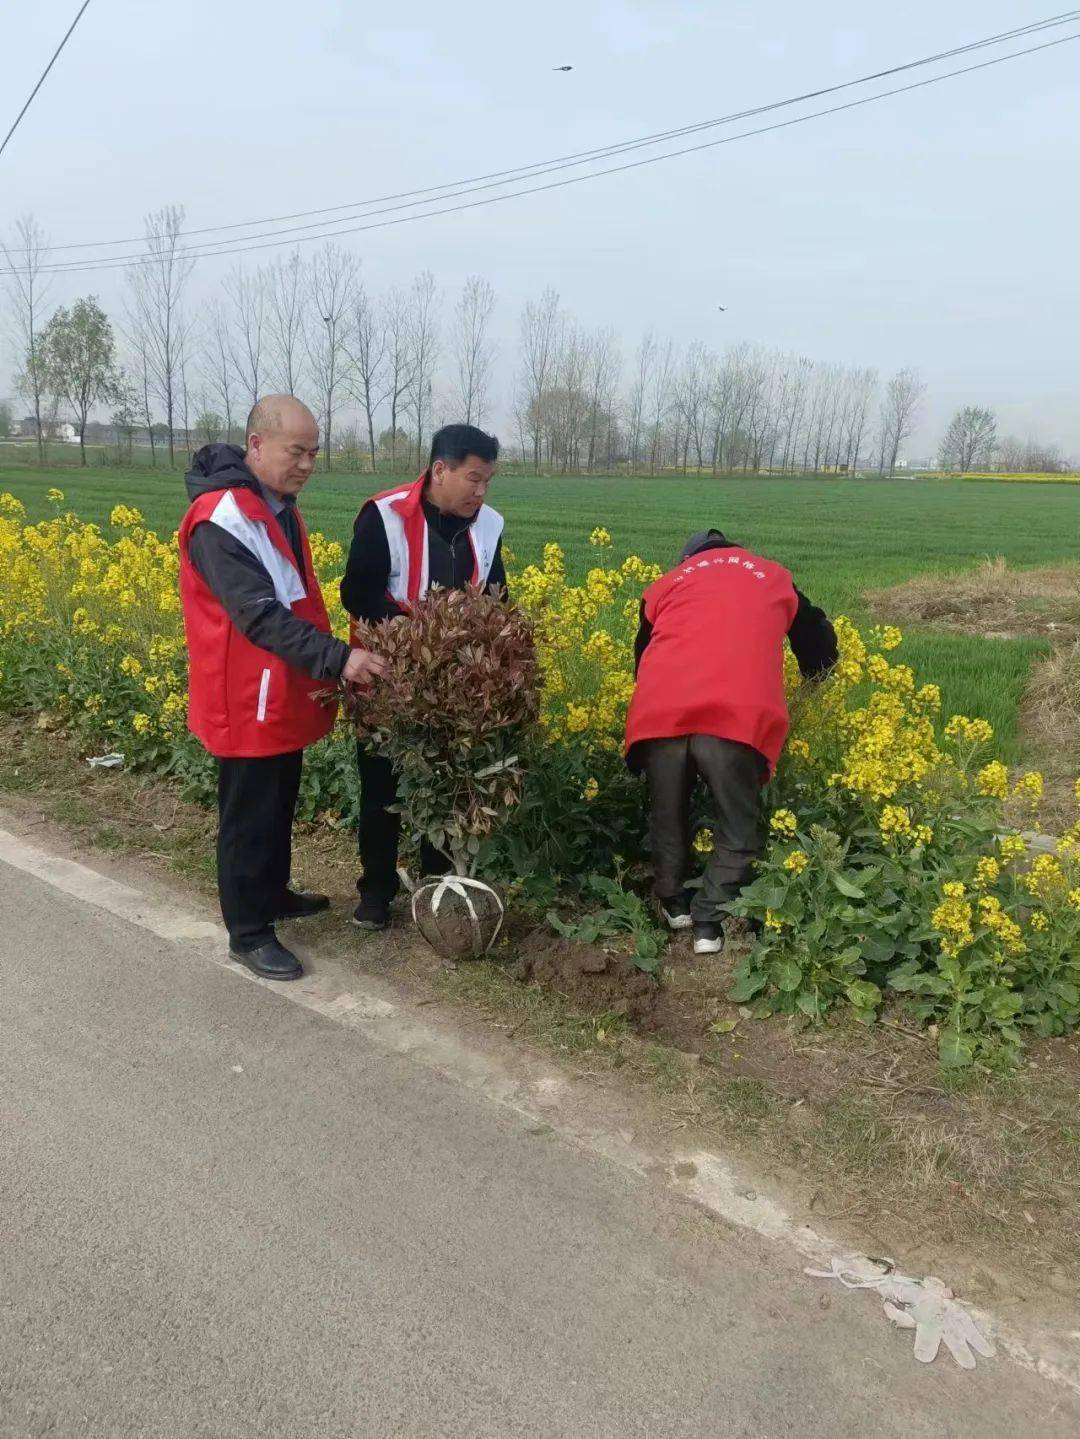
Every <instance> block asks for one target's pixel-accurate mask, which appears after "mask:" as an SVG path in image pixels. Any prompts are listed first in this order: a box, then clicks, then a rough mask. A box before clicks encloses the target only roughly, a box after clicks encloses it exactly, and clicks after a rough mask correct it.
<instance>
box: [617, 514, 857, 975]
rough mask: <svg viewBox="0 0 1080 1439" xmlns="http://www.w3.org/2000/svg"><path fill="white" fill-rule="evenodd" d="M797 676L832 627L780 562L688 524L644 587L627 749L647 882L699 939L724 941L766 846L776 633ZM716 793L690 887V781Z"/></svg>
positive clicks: (814, 664) (774, 736) (816, 657)
mask: <svg viewBox="0 0 1080 1439" xmlns="http://www.w3.org/2000/svg"><path fill="white" fill-rule="evenodd" d="M785 636H786V637H787V639H788V640H789V641H790V644H791V648H792V651H793V653H794V655H795V658H796V660H797V661H798V664H799V669H800V670H801V672H802V674H803V677H804V678H806V679H817V678H819V677H820V676H822V675H824V674H827V673H828V671H829V670H830V669H831V668H832V666H833V665H834V664H835V663H836V659H837V647H836V634H835V632H834V630H833V627H832V625H831V624H830V623H829V621H828V619H827V618H826V616H825V614H824V612H823V611H822V610H819V609H818V608H817V607H816V606H815V605H812V604H811V603H810V601H809V600H808V599H807V598H806V596H805V595H803V594H800V592H799V591H798V590H797V589H796V588H795V584H794V582H793V580H792V578H791V576H790V575H789V574H788V572H787V570H785V569H783V568H782V566H780V565H778V564H776V563H775V562H774V561H772V560H766V559H762V558H761V557H760V556H759V555H755V554H753V553H752V552H751V551H749V550H746V549H743V547H742V546H741V545H738V544H736V543H735V541H733V540H729V539H728V538H727V537H726V536H725V535H723V534H722V533H721V532H720V531H719V530H708V531H703V532H701V533H699V534H696V535H693V536H691V538H690V540H689V541H688V542H687V544H686V545H685V546H684V548H683V552H682V557H681V559H680V560H679V563H678V564H677V565H676V567H675V568H674V569H673V570H671V571H670V572H669V573H668V574H666V575H662V576H661V578H660V579H658V580H657V581H656V583H655V584H654V585H651V586H650V587H649V588H648V589H647V590H646V591H645V596H644V598H643V600H642V603H641V627H640V629H639V631H638V637H637V644H636V646H635V658H636V668H637V684H636V686H635V689H634V696H633V699H632V700H631V702H630V710H629V713H628V715H627V719H626V756H627V762H628V763H629V765H630V767H631V768H632V769H635V770H638V771H639V772H643V773H644V774H645V777H646V779H647V780H648V786H649V836H650V840H651V844H652V860H653V889H654V893H655V895H656V899H657V902H658V903H659V905H660V909H661V912H662V914H663V916H664V918H665V919H666V920H667V922H668V924H669V925H670V926H671V928H672V929H689V928H691V927H692V928H693V932H694V952H695V953H696V954H718V953H719V952H720V950H721V949H722V948H723V944H724V928H723V918H724V914H725V912H726V909H727V906H728V904H729V903H730V901H731V900H732V899H734V898H735V896H736V895H737V894H738V893H739V891H740V890H741V889H742V887H743V885H745V884H746V883H747V881H748V880H749V879H750V877H751V874H752V871H753V866H754V861H755V860H756V859H757V857H758V855H759V854H760V852H761V786H762V785H763V784H764V783H765V781H766V780H767V779H768V778H769V776H770V775H771V774H772V772H773V770H774V769H775V768H776V762H777V760H778V759H779V758H780V752H781V750H782V749H783V747H784V741H785V740H786V739H787V732H788V727H789V723H790V721H789V717H788V709H787V702H786V699H785V696H784V639H785ZM699 778H700V779H702V780H703V781H704V782H705V785H706V787H707V788H708V790H709V794H710V797H711V799H712V803H713V810H714V821H713V849H712V854H711V855H710V856H709V859H708V861H707V862H706V866H705V875H704V878H703V880H702V883H701V888H700V889H699V890H698V891H697V893H696V894H695V895H694V896H693V898H692V899H691V896H690V893H689V891H688V890H687V888H686V876H687V868H688V865H689V859H690V838H691V836H690V809H691V800H692V796H693V791H694V786H695V785H696V783H697V781H698V779H699Z"/></svg>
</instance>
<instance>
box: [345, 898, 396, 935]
mask: <svg viewBox="0 0 1080 1439" xmlns="http://www.w3.org/2000/svg"><path fill="white" fill-rule="evenodd" d="M352 922H353V924H355V925H356V927H357V929H374V930H379V929H389V928H390V905H389V903H388V902H387V901H386V900H385V899H362V900H361V901H360V903H359V904H358V905H357V906H356V909H355V910H354V911H353V917H352Z"/></svg>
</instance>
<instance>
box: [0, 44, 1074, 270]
mask: <svg viewBox="0 0 1080 1439" xmlns="http://www.w3.org/2000/svg"><path fill="white" fill-rule="evenodd" d="M1073 40H1080V31H1078V32H1076V33H1074V34H1072V35H1066V36H1062V37H1060V38H1058V39H1056V40H1050V41H1047V42H1045V43H1044V44H1042V45H1035V46H1031V47H1029V48H1028V49H1025V50H1015V51H1011V52H1010V53H1009V54H1008V55H998V56H995V57H994V59H992V60H984V61H982V62H981V63H979V64H977V65H966V66H963V67H961V68H959V69H956V70H949V71H945V72H944V73H943V74H941V75H932V76H930V77H928V78H927V79H925V80H918V81H915V82H914V83H912V84H909V85H901V86H897V87H895V88H894V89H891V90H882V91H879V92H878V93H877V94H874V95H864V96H862V97H860V98H859V99H857V100H849V101H847V102H846V103H844V104H842V105H831V106H828V107H827V108H826V109H823V110H814V111H811V112H810V113H809V114H806V115H797V116H795V117H793V118H792V119H790V120H781V121H777V122H775V123H773V124H771V125H762V126H759V127H758V128H757V129H754V130H743V131H740V132H739V133H738V134H736V135H726V136H723V137H722V138H721V139H719V140H708V141H705V142H704V143H702V144H700V145H690V146H686V147H684V148H683V149H680V150H669V151H666V152H665V153H664V154H662V155H649V156H646V157H645V158H643V159H640V160H632V161H628V162H627V163H626V164H623V165H613V166H609V167H608V168H606V169H602V170H593V171H590V172H589V173H588V174H586V175H573V176H570V177H569V178H567V179H563V180H554V181H549V182H548V183H547V184H545V185H534V186H529V187H526V188H525V189H521V190H511V191H509V192H507V193H505V194H501V195H488V196H485V197H484V198H483V199H479V200H471V201H467V202H466V203H464V204H460V205H447V206H443V207H442V208H439V209H429V210H425V211H423V212H421V213H417V214H410V215H399V216H397V218H395V219H390V220H377V221H374V222H369V223H367V224H363V225H355V226H349V227H348V228H345V229H335V230H323V231H322V232H321V233H320V234H318V235H308V236H304V237H302V239H301V240H299V241H295V240H269V241H264V242H263V243H260V244H243V245H239V246H236V247H235V248H231V249H211V248H206V247H203V248H201V249H200V248H196V249H194V250H183V251H182V252H181V253H182V254H183V256H184V257H185V258H188V259H209V258H213V257H214V256H220V255H241V254H248V253H250V252H252V251H257V250H271V249H280V248H281V247H282V246H283V245H291V244H298V243H302V242H303V240H321V239H338V238H341V237H344V236H346V235H356V234H361V233H363V232H365V231H368V230H382V229H388V228H391V227H393V226H397V225H405V224H409V223H411V222H415V221H417V220H427V219H432V218H435V217H437V216H440V215H450V214H456V213H459V212H461V211H464V210H475V209H478V208H480V207H482V206H486V205H495V204H498V203H500V202H501V201H504V200H513V199H517V198H519V197H521V196H522V195H536V194H541V193H543V192H545V191H549V190H559V189H563V188H566V187H568V186H570V185H580V184H583V183H584V182H585V181H587V180H594V179H598V178H599V177H601V176H604V175H616V174H621V173H623V172H624V171H627V170H638V169H641V168H643V167H644V166H646V165H656V164H659V163H660V162H661V161H663V160H672V159H675V158H677V157H679V156H682V155H692V154H697V153H699V152H701V151H703V150H712V149H716V148H718V147H719V146H722V145H731V144H734V143H736V142H737V141H739V140H749V139H752V138H754V137H755V136H758V135H766V134H770V133H772V132H773V131H777V130H787V129H790V128H791V127H793V126H795V125H802V124H805V123H806V122H807V121H809V120H818V119H822V118H823V117H825V116H829V115H837V114H841V113H843V112H845V111H847V110H855V109H859V108H860V107H861V106H864V105H871V104H874V103H875V102H876V101H878V100H885V99H888V98H890V97H892V96H895V95H905V94H908V93H910V92H912V91H915V90H922V89H926V88H927V87H928V86H930V85H938V84H941V83H942V82H943V81H945V80H951V79H955V78H956V77H957V76H960V75H970V74H974V73H976V72H978V71H981V70H989V69H991V68H993V67H995V66H997V65H1003V64H1006V63H1007V62H1009V61H1010V60H1017V59H1020V58H1022V57H1023V56H1026V55H1035V54H1038V53H1039V52H1040V51H1043V50H1052V49H1055V48H1056V47H1058V46H1060V45H1066V44H1068V43H1069V42H1070V41H1073ZM477 188H485V187H477ZM447 198H452V197H447ZM392 208H400V207H392ZM331 223H335V222H331ZM336 223H338V224H341V223H344V222H340V221H339V222H336ZM252 238H256V239H258V238H259V237H257V236H256V237H252ZM152 263H154V257H152V256H147V255H146V254H145V253H144V252H143V253H139V254H137V255H128V256H120V257H116V258H113V259H110V260H103V261H98V262H95V263H91V264H83V263H81V262H67V263H65V264H60V265H52V266H42V267H41V268H42V271H45V272H50V273H58V272H59V273H67V274H87V273H92V272H96V271H100V270H114V269H124V268H127V267H129V266H130V267H132V268H140V267H141V266H144V265H146V264H152ZM3 273H9V274H10V273H16V271H14V270H8V271H0V274H3Z"/></svg>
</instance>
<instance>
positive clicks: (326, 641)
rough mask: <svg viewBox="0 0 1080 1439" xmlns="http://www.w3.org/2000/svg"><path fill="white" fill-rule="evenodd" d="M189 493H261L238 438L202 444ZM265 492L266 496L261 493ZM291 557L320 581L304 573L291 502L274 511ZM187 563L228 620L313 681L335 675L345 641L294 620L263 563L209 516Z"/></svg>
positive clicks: (309, 581) (345, 652) (308, 580)
mask: <svg viewBox="0 0 1080 1439" xmlns="http://www.w3.org/2000/svg"><path fill="white" fill-rule="evenodd" d="M185 483H186V485H187V492H188V498H189V499H192V500H194V499H196V498H197V497H198V496H199V495H203V494H207V493H208V492H209V491H211V490H227V489H231V488H233V487H243V488H245V489H249V490H253V491H254V492H255V494H262V491H261V489H260V487H259V482H258V480H257V479H256V478H255V476H254V475H253V474H252V473H251V471H250V470H249V469H248V467H247V466H246V465H245V464H244V451H243V450H242V449H240V447H239V446H238V445H206V446H204V447H203V448H202V449H201V450H200V451H199V452H198V454H197V455H195V457H194V459H193V461H192V466H191V469H190V470H189V471H188V473H187V475H186V476H185ZM263 498H264V499H266V496H265V495H263ZM277 522H278V524H279V525H280V526H281V529H282V532H283V533H284V535H285V538H286V540H287V541H288V542H289V545H290V547H291V548H292V552H293V554H294V555H295V556H296V564H297V568H298V569H299V571H300V574H301V576H302V577H303V581H304V585H305V586H306V587H307V589H308V590H309V591H310V589H311V586H312V585H313V584H317V583H318V581H317V580H316V579H315V577H314V575H309V574H307V573H306V572H305V565H304V550H303V546H302V544H301V543H300V527H299V525H298V523H297V519H296V514H295V507H294V505H293V504H292V503H288V504H286V506H285V508H284V509H283V510H282V511H281V513H280V514H279V515H278V517H277ZM188 553H189V555H190V557H191V563H192V565H194V567H195V569H196V570H197V571H198V572H199V574H200V575H201V576H202V578H203V579H204V580H205V581H206V583H207V584H208V585H209V587H210V589H211V591H212V592H213V594H214V596H215V598H216V599H217V600H218V601H219V602H220V603H221V605H222V607H223V608H224V610H225V613H226V614H227V615H228V616H229V619H230V620H232V622H233V624H234V625H235V626H236V628H237V629H238V630H239V631H240V633H241V634H242V635H244V636H245V637H246V638H247V639H249V640H250V641H251V643H252V644H253V645H258V647H259V648H260V649H262V650H269V652H270V653H271V654H273V655H277V656H278V658H279V659H283V660H284V661H285V663H286V664H289V665H292V666H293V667H294V668H295V669H298V670H301V671H303V673H304V674H307V675H310V676H311V678H312V679H315V680H331V679H337V678H338V676H339V675H340V674H341V671H342V670H343V669H344V667H345V661H346V660H347V659H348V658H349V646H348V645H347V644H344V643H343V642H342V641H341V640H339V639H335V638H334V636H333V635H326V634H323V633H322V631H321V630H318V629H316V627H315V626H314V625H313V624H311V623H309V621H307V620H302V619H298V618H297V616H296V615H294V614H293V612H292V610H290V609H288V608H287V607H286V606H285V605H283V604H282V603H281V601H280V600H279V599H278V598H277V596H276V595H275V593H274V583H273V581H272V580H271V578H270V575H269V573H268V572H267V570H266V569H265V567H264V566H263V565H262V564H261V563H260V562H259V560H258V558H257V557H256V556H255V555H253V554H252V552H251V551H250V550H249V549H247V548H246V547H245V546H244V545H242V544H241V543H240V541H239V540H237V539H235V538H234V537H233V536H232V535H230V534H229V532H228V531H227V530H223V529H222V528H221V527H220V525H215V524H214V523H213V522H212V521H210V520H205V521H203V523H202V524H199V525H196V526H195V528H194V530H192V532H191V538H190V540H189V542H188Z"/></svg>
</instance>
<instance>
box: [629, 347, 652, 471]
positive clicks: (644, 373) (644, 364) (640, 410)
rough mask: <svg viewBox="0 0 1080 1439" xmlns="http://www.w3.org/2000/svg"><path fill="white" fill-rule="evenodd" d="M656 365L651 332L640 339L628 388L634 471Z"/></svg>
mask: <svg viewBox="0 0 1080 1439" xmlns="http://www.w3.org/2000/svg"><path fill="white" fill-rule="evenodd" d="M655 364H656V340H655V338H654V336H653V333H652V331H651V330H649V331H647V332H646V334H644V335H643V336H642V338H641V344H640V345H639V346H638V350H637V358H636V361H635V366H634V381H633V384H632V385H631V387H630V401H629V414H630V468H631V470H636V469H638V467H639V466H640V464H641V441H642V438H643V436H644V433H645V406H646V403H647V398H648V392H649V387H650V384H651V382H652V373H653V368H654V366H655Z"/></svg>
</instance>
